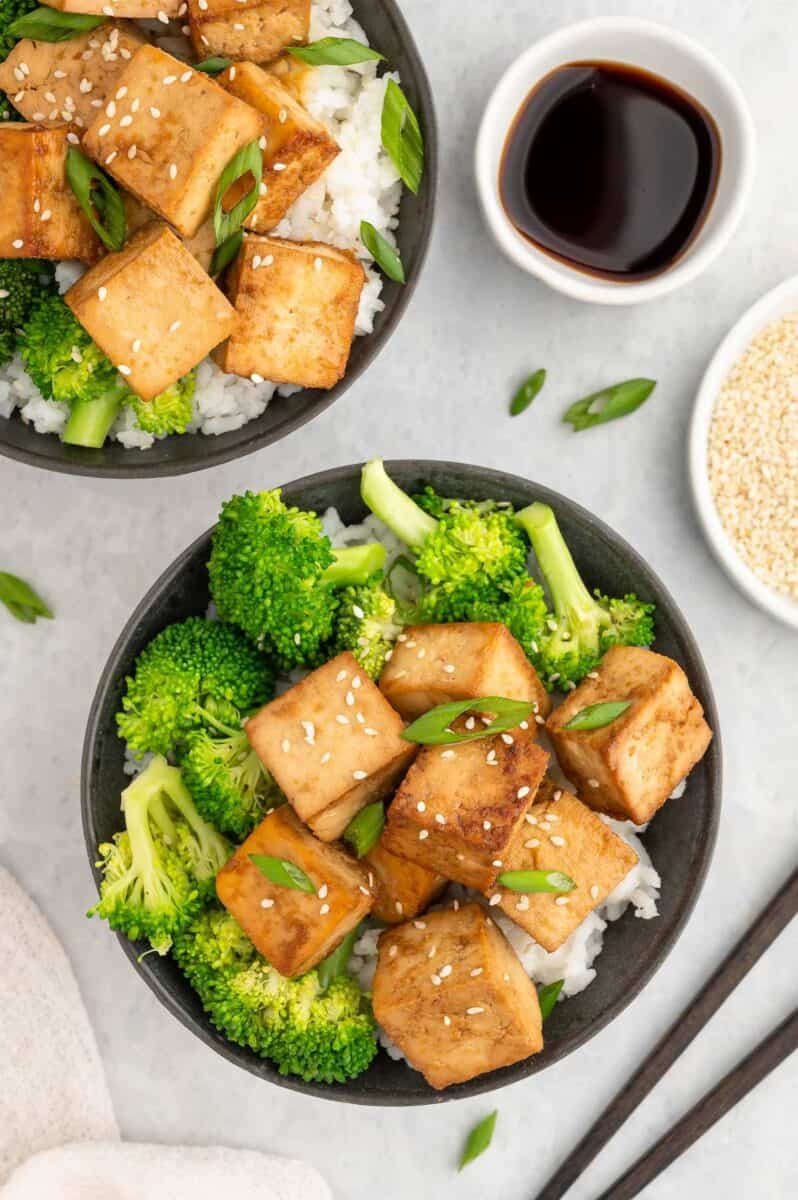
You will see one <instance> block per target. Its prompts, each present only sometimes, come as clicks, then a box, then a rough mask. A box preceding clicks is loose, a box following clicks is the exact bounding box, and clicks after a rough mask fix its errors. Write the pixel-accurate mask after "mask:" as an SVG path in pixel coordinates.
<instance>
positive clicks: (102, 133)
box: [34, 114, 111, 137]
mask: <svg viewBox="0 0 798 1200" xmlns="http://www.w3.org/2000/svg"><path fill="white" fill-rule="evenodd" d="M34 115H35V114H34ZM110 128H111V126H110V125H101V126H100V128H99V129H98V130H97V137H105V135H106V133H108V132H109V130H110Z"/></svg>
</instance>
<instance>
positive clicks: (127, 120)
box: [119, 113, 133, 129]
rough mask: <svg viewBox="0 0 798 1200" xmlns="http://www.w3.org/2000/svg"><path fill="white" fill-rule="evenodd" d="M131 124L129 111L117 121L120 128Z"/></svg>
mask: <svg viewBox="0 0 798 1200" xmlns="http://www.w3.org/2000/svg"><path fill="white" fill-rule="evenodd" d="M132 124H133V118H132V117H131V115H130V113H127V114H126V115H125V116H124V117H123V118H122V120H121V121H120V122H119V125H120V128H122V129H127V127H128V125H132Z"/></svg>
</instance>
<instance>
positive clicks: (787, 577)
mask: <svg viewBox="0 0 798 1200" xmlns="http://www.w3.org/2000/svg"><path fill="white" fill-rule="evenodd" d="M689 460H690V478H691V484H692V490H693V496H694V500H695V505H696V509H697V512H698V516H699V520H700V522H701V525H702V527H703V530H704V533H705V535H706V538H707V541H708V542H709V544H710V547H711V548H712V550H713V552H714V554H715V556H716V558H717V559H718V562H719V563H720V564H721V566H722V567H723V568H724V570H725V571H726V572H727V574H728V575H729V576H730V578H731V579H732V580H733V581H734V582H735V583H736V584H737V586H738V587H739V588H740V590H741V591H742V592H743V593H744V594H745V595H746V596H747V597H748V598H749V599H750V600H751V601H752V602H753V603H754V604H756V605H758V606H759V607H760V608H762V609H764V610H765V612H767V613H769V614H770V615H771V616H774V617H776V618H778V619H779V620H780V621H783V622H784V623H785V624H787V625H790V626H792V627H793V628H796V629H798V276H793V277H792V278H791V279H788V280H786V281H785V282H784V283H782V284H780V285H779V286H778V287H777V288H775V289H774V290H773V291H771V292H768V293H767V295H765V296H763V297H762V299H761V300H759V301H758V302H757V303H756V304H755V305H754V306H753V307H752V308H750V309H749V310H748V312H746V313H745V314H744V315H743V316H742V317H741V318H740V320H739V321H738V322H737V324H736V325H735V326H734V327H733V329H732V330H731V331H730V332H729V333H728V334H727V336H726V338H725V339H724V340H723V342H722V343H721V345H720V347H719V348H718V350H717V352H716V353H715V356H714V358H713V359H712V361H711V363H710V364H709V367H708V368H707V371H706V374H705V375H704V379H703V381H702V383H701V387H700V389H699V392H698V398H697V400H696V405H695V409H694V412H693V418H692V425H691V430H690V447H689Z"/></svg>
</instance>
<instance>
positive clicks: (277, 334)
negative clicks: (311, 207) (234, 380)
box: [214, 234, 366, 388]
mask: <svg viewBox="0 0 798 1200" xmlns="http://www.w3.org/2000/svg"><path fill="white" fill-rule="evenodd" d="M365 282H366V276H365V273H364V271H363V268H362V267H361V266H360V264H359V263H358V261H357V259H356V258H355V257H354V255H352V254H350V253H349V252H348V251H345V250H336V249H335V247H334V246H325V245H322V244H321V243H320V242H287V241H283V240H281V239H279V238H266V237H257V236H255V235H254V234H250V235H249V236H247V237H245V238H244V244H243V246H242V247H241V250H240V251H239V254H238V257H237V259H236V261H235V263H234V265H233V267H232V268H231V270H230V272H229V274H228V277H227V282H226V284H225V287H226V290H227V294H228V296H229V297H230V300H231V301H232V303H233V304H234V305H235V309H236V312H237V313H238V315H239V318H240V320H239V324H238V328H237V329H236V331H235V333H234V334H233V336H232V337H231V338H230V340H229V341H228V342H226V343H225V345H224V346H221V347H220V348H219V350H217V352H216V354H215V356H214V357H215V358H216V361H217V362H218V363H219V366H220V367H221V368H222V370H223V371H227V372H228V373H229V374H232V375H241V376H244V377H247V378H250V379H254V380H255V382H259V381H260V380H262V379H270V380H272V381H273V382H274V383H293V384H298V385H299V386H300V387H308V388H331V387H334V386H335V384H336V383H337V382H338V381H339V379H342V378H343V376H344V373H345V371H346V364H347V362H348V361H349V351H350V350H351V348H352V340H353V338H354V336H355V320H356V318H357V310H358V305H359V303H360V293H361V292H362V290H363V285H364V283H365Z"/></svg>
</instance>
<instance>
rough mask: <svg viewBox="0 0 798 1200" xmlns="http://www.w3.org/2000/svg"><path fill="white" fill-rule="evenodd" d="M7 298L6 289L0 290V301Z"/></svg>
mask: <svg viewBox="0 0 798 1200" xmlns="http://www.w3.org/2000/svg"><path fill="white" fill-rule="evenodd" d="M8 296H9V293H8V292H7V291H6V289H5V288H0V300H7V299H8Z"/></svg>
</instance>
